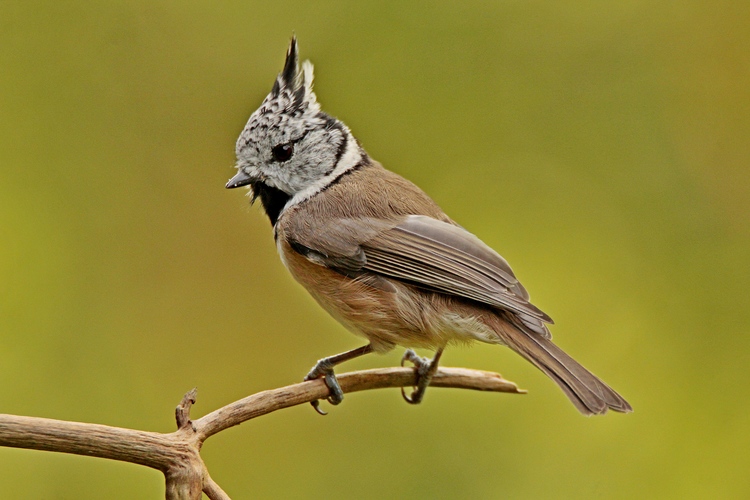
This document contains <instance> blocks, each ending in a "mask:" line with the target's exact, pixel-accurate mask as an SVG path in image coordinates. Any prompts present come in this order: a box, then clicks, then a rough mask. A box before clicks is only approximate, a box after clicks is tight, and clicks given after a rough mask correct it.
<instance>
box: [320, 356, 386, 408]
mask: <svg viewBox="0 0 750 500" xmlns="http://www.w3.org/2000/svg"><path fill="white" fill-rule="evenodd" d="M372 351H373V349H372V345H370V344H367V345H365V346H362V347H357V348H356V349H352V350H351V351H346V352H342V353H341V354H336V355H335V356H328V357H327V358H323V359H321V360H319V361H318V362H317V363H315V366H313V367H312V370H310V373H308V374H307V375H306V376H305V381H307V380H315V379H316V378H321V377H323V380H324V381H325V383H326V386H328V390H329V391H331V395H330V396H328V402H329V403H331V404H332V405H337V404H339V403H341V401H343V400H344V391H342V390H341V386H340V385H339V381H338V380H336V375H335V374H334V373H333V368H334V367H335V366H336V365H338V364H340V363H343V362H344V361H349V360H350V359H354V358H358V357H360V356H363V355H365V354H368V353H371V352H372ZM310 404H311V405H312V406H313V408H315V411H317V412H318V413H320V414H321V415H325V414H326V412H324V411H323V410H321V409H320V401H318V400H317V399H316V400H315V401H312V402H311V403H310Z"/></svg>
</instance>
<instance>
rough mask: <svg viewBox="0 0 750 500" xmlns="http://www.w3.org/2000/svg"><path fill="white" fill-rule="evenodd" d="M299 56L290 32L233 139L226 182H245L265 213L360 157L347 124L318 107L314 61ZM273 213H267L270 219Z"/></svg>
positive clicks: (304, 194) (234, 184)
mask: <svg viewBox="0 0 750 500" xmlns="http://www.w3.org/2000/svg"><path fill="white" fill-rule="evenodd" d="M298 59H299V56H298V46H297V40H296V38H294V37H293V38H292V40H291V43H290V44H289V50H288V51H287V56H286V61H285V63H284V69H283V70H282V71H281V73H279V75H278V76H277V77H276V81H275V82H274V84H273V88H272V89H271V92H270V93H269V94H268V96H266V98H265V99H264V100H263V103H262V104H261V105H260V107H259V108H258V109H257V110H256V111H255V112H254V113H253V114H252V115H251V116H250V119H249V120H248V122H247V125H246V126H245V128H244V130H243V131H242V133H241V134H240V136H239V138H238V139H237V145H236V153H237V170H238V173H237V175H235V176H234V177H233V178H232V179H231V180H230V181H229V183H228V184H227V187H239V186H242V185H250V186H251V188H252V196H253V199H255V198H258V197H260V199H261V201H262V202H263V205H264V207H265V208H266V211H267V212H268V209H269V205H279V204H282V206H281V207H276V206H274V210H273V211H274V212H280V210H282V209H283V207H284V206H286V204H287V203H289V202H292V203H296V202H298V201H300V200H301V199H304V198H306V197H309V196H311V195H312V194H315V193H316V192H318V191H320V190H321V189H323V188H324V187H325V186H326V185H327V184H328V183H330V182H331V181H332V180H333V178H335V175H340V174H341V173H342V172H343V171H346V170H348V169H349V168H352V167H353V166H355V165H356V163H357V162H359V161H360V160H361V159H362V158H363V157H364V156H365V153H364V152H363V151H362V150H361V148H360V147H359V144H358V143H357V141H356V140H355V139H354V137H352V135H351V132H350V131H349V129H348V128H347V127H346V125H344V124H343V123H342V122H341V121H339V120H337V119H336V118H333V117H331V116H329V115H327V114H325V113H323V112H322V111H321V109H320V104H319V103H318V101H317V97H316V96H315V93H314V92H313V89H312V84H313V66H312V64H311V63H310V61H305V62H304V63H302V67H301V68H300V66H299V62H298ZM272 198H273V199H272ZM278 215H279V214H278V213H276V214H272V213H269V216H271V218H272V222H274V220H273V219H275V218H276V217H278Z"/></svg>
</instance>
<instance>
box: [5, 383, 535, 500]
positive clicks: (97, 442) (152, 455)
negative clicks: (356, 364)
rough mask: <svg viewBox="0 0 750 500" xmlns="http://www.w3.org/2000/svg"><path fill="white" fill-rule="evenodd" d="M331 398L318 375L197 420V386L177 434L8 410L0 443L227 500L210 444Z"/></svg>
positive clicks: (176, 494) (182, 495) (181, 410)
mask: <svg viewBox="0 0 750 500" xmlns="http://www.w3.org/2000/svg"><path fill="white" fill-rule="evenodd" d="M415 378H416V376H415V371H414V369H413V368H384V369H377V370H364V371H358V372H349V373H343V374H341V375H338V380H339V384H340V385H341V389H342V390H343V391H344V392H345V393H350V392H357V391H365V390H369V389H381V388H387V387H406V386H410V385H413V384H414V383H415ZM430 385H431V386H433V387H453V388H457V389H472V390H479V391H492V392H509V393H516V394H521V393H523V392H525V391H522V390H520V389H518V387H517V386H516V384H514V383H513V382H509V381H507V380H505V379H503V378H502V377H501V376H500V375H499V374H497V373H492V372H485V371H479V370H468V369H465V368H440V369H438V372H437V373H436V374H435V377H434V378H433V380H432V383H431V384H430ZM327 396H328V388H327V387H326V385H325V384H324V383H323V381H322V380H312V381H309V382H302V383H299V384H294V385H290V386H286V387H281V388H278V389H271V390H268V391H263V392H259V393H256V394H253V395H251V396H248V397H246V398H243V399H240V400H239V401H235V402H234V403H230V404H228V405H226V406H224V407H222V408H219V409H218V410H215V411H213V412H211V413H209V414H207V415H205V416H203V417H201V418H199V419H197V420H191V419H190V409H191V407H192V405H193V404H195V400H196V391H195V389H193V390H192V391H190V392H188V393H187V394H186V395H185V397H184V398H183V399H182V401H181V402H180V404H179V405H178V406H177V408H176V410H175V417H176V420H177V427H178V429H177V431H175V432H172V433H169V434H162V433H158V432H148V431H139V430H132V429H123V428H119V427H110V426H107V425H99V424H86V423H79V422H66V421H62V420H52V419H47V418H37V417H21V416H15V415H3V414H0V446H10V447H15V448H29V449H35V450H45V451H56V452H62V453H74V454H77V455H86V456H93V457H100V458H109V459H112V460H121V461H124V462H132V463H136V464H140V465H145V466H147V467H151V468H154V469H158V470H160V471H162V472H163V473H164V476H165V478H166V498H167V499H181V500H182V499H200V497H201V492H203V493H205V494H206V495H207V496H208V498H210V499H212V500H217V499H221V500H223V499H228V498H229V496H228V495H227V494H226V493H225V492H224V491H223V490H222V489H221V488H220V487H219V486H218V485H217V484H216V483H215V482H214V481H213V480H212V479H211V477H210V476H209V474H208V470H207V468H206V466H205V464H204V463H203V459H202V458H201V456H200V449H201V446H202V445H203V442H204V441H205V440H206V439H208V438H209V437H211V436H213V435H214V434H216V433H218V432H221V431H223V430H225V429H228V428H229V427H233V426H235V425H239V424H241V423H242V422H246V421H247V420H251V419H253V418H255V417H259V416H261V415H266V414H268V413H271V412H274V411H276V410H280V409H282V408H288V407H290V406H296V405H299V404H303V403H310V402H311V401H314V400H316V399H325V398H326V397H327Z"/></svg>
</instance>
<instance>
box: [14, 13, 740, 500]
mask: <svg viewBox="0 0 750 500" xmlns="http://www.w3.org/2000/svg"><path fill="white" fill-rule="evenodd" d="M458 4H459V2H410V3H408V4H407V3H404V2H361V3H354V2H344V1H339V2H332V1H329V2H317V3H313V2H266V3H257V2H249V1H242V2H231V3H230V2H227V3H222V4H221V5H217V4H213V3H211V4H209V2H152V1H140V2H135V1H133V2H125V1H122V2H49V1H48V2H32V1H25V2H20V1H12V0H11V1H4V2H2V4H0V169H1V170H0V412H2V413H12V414H19V415H33V416H43V417H51V418H58V419H66V420H77V421H84V422H97V423H103V424H110V425H116V426H124V427H130V428H138V429H145V430H154V431H161V432H169V431H171V430H173V428H174V418H173V409H174V407H175V405H176V404H177V402H178V401H179V400H180V398H181V397H182V395H183V393H184V392H185V391H186V390H188V389H190V388H191V387H193V386H198V388H199V391H200V392H199V399H198V404H197V406H196V407H195V409H194V412H193V415H194V416H200V415H202V414H205V413H207V412H208V411H210V410H213V409H215V408H217V407H219V406H221V405H223V404H226V403H228V402H230V401H233V400H235V399H238V398H240V397H243V396H245V395H247V394H250V393H253V392H257V391H260V390H263V389H268V388H272V387H277V386H282V385H286V384H290V383H294V382H297V381H299V380H300V379H301V378H302V376H303V375H304V374H305V373H307V371H308V369H309V368H310V367H311V366H312V364H313V363H314V362H315V361H316V360H317V359H318V358H320V357H322V356H324V355H330V354H333V353H336V352H340V351H342V350H345V349H349V348H353V347H356V346H358V345H360V343H361V342H360V340H359V339H357V338H355V337H354V336H352V335H350V334H349V333H348V332H346V331H345V330H344V329H343V328H342V327H340V326H339V325H338V324H337V323H335V322H334V321H333V320H332V319H330V318H329V317H328V316H327V315H326V314H325V313H324V312H323V311H322V310H320V309H319V308H318V307H317V305H316V304H315V303H314V302H313V301H312V299H310V298H309V297H308V296H307V295H306V293H305V292H304V290H302V288H301V287H300V286H299V285H297V284H296V283H294V281H293V280H292V279H291V277H289V276H288V275H287V273H286V271H285V269H284V268H283V266H282V264H281V263H280V261H279V259H278V257H277V255H276V252H275V247H274V244H273V238H272V234H271V229H270V226H269V224H268V221H267V219H266V218H265V216H264V215H263V214H262V213H261V211H260V209H258V208H257V207H255V208H249V207H248V201H247V198H245V197H244V196H243V195H242V193H241V192H239V191H227V190H225V189H224V183H225V182H226V180H227V179H228V178H229V177H230V176H231V175H232V174H233V169H232V165H233V162H234V141H235V139H236V137H237V136H238V134H239V132H240V131H241V129H242V127H243V126H244V124H245V122H246V120H247V118H248V116H249V115H250V113H251V112H252V111H253V110H254V109H255V108H256V107H257V106H258V105H259V104H260V102H261V100H262V99H263V98H264V96H265V95H266V93H267V92H268V91H269V90H270V88H271V85H272V83H273V80H274V78H275V76H276V74H277V72H278V71H279V70H280V69H281V66H282V64H283V59H284V53H285V51H286V48H287V44H288V40H289V37H290V35H291V34H292V32H296V34H297V36H298V37H299V40H300V49H301V53H302V57H303V58H310V59H311V60H312V61H313V62H314V63H315V65H316V90H317V94H318V97H319V100H320V101H321V103H322V104H323V107H324V109H325V110H326V111H328V112H329V113H331V114H333V115H334V116H337V117H339V118H341V119H342V120H344V121H345V122H346V123H347V124H348V125H349V126H350V127H351V129H352V130H353V132H354V133H355V135H356V136H357V137H358V138H359V139H360V140H361V141H362V143H363V145H364V146H365V148H366V149H367V150H368V151H369V152H370V154H371V155H372V156H373V157H374V158H376V159H378V160H379V161H381V162H382V163H383V164H384V165H386V166H387V167H388V168H390V169H392V170H395V171H396V172H398V173H400V174H402V175H404V176H406V177H407V178H409V179H411V180H413V181H414V182H416V183H417V184H419V185H420V186H421V187H422V188H423V189H424V190H425V191H427V192H428V193H429V194H430V195H432V196H433V198H435V199H436V200H437V201H438V203H440V204H441V205H442V207H443V208H444V209H445V210H446V212H448V213H449V214H450V215H451V216H452V217H453V218H454V219H456V220H457V221H459V222H460V223H461V224H462V225H464V226H465V227H467V228H468V229H470V230H471V231H473V232H475V233H476V234H477V235H479V236H480V237H481V238H482V239H484V240H485V241H486V242H487V243H488V244H490V245H491V246H492V247H494V248H496V249H497V250H498V251H499V252H500V253H501V254H503V255H504V256H505V257H506V258H507V259H508V260H509V261H510V262H511V264H512V265H513V267H514V269H515V271H516V273H517V274H518V275H519V276H520V278H521V279H522V280H523V282H524V284H525V285H526V287H527V288H528V289H529V290H530V291H531V294H532V298H533V300H534V302H535V303H536V304H538V305H539V306H540V307H542V309H544V310H545V311H547V312H548V313H549V314H550V315H551V316H552V317H554V318H555V320H556V326H554V327H553V334H554V335H555V339H556V341H557V342H558V343H559V344H560V345H561V346H562V347H564V348H565V349H566V350H567V351H568V352H570V353H571V354H572V355H573V356H574V357H576V358H577V359H578V360H580V361H581V362H582V363H583V364H584V365H586V366H587V367H589V368H590V369H592V370H593V371H594V372H595V373H597V374H598V375H600V376H601V377H602V378H603V379H605V380H606V381H607V382H608V383H609V384H611V385H612V386H613V387H615V388H616V389H617V390H618V391H620V392H621V393H622V394H623V395H624V396H625V397H627V399H628V400H629V401H630V402H631V403H632V404H633V406H634V408H635V413H633V414H632V415H627V416H623V415H618V414H612V415H607V416H605V417H598V418H588V419H587V418H583V417H581V416H580V415H579V414H578V413H577V412H576V411H575V409H574V408H573V406H572V405H571V404H570V403H569V402H568V401H567V399H566V398H565V397H564V396H563V395H562V393H561V392H560V391H559V389H558V388H557V387H556V386H555V385H554V384H553V383H552V382H551V381H549V380H548V379H546V377H544V376H543V375H542V374H541V373H540V372H538V371H537V370H536V369H534V368H533V367H532V366H531V365H529V364H527V363H526V362H525V361H523V360H522V359H521V358H520V357H518V356H516V355H514V354H513V353H511V352H510V351H508V350H507V349H502V348H498V347H492V346H475V347H474V348H470V349H467V348H455V349H452V350H449V351H448V352H447V353H446V355H445V357H444V358H443V359H444V364H445V365H458V366H467V367H474V368H481V369H488V370H494V371H499V372H501V373H502V374H503V375H505V376H506V377H507V378H509V379H511V380H513V381H515V382H517V383H518V384H519V385H520V386H521V387H523V388H526V389H528V390H529V391H530V393H529V394H528V395H525V396H513V395H502V394H501V395H498V394H482V393H475V392H469V391H457V390H446V389H434V390H431V391H428V395H427V398H426V400H425V402H424V404H422V405H421V406H419V407H410V406H407V405H406V404H405V403H404V402H403V401H402V400H401V396H400V395H399V393H398V391H396V390H389V391H373V392H368V393H359V394H355V395H351V396H348V397H347V399H346V401H345V402H344V404H343V405H341V406H339V407H337V408H333V409H331V414H330V415H329V416H328V417H326V418H321V417H318V416H317V415H315V414H314V412H313V411H312V409H311V408H309V407H307V406H304V407H297V408H293V409H289V410H284V411H282V412H278V413H276V414H273V415H272V416H267V417H264V418H261V419H258V420H256V421H252V422H249V423H246V424H244V425H242V426H241V427H238V428H233V429H230V430H228V431H226V432H224V433H222V434H220V435H218V436H216V437H213V438H211V439H210V440H209V441H208V442H207V443H206V446H205V447H204V451H203V456H204V458H205V460H206V462H207V464H208V466H209V469H210V471H211V473H212V475H213V477H214V479H215V480H216V481H217V482H218V483H219V484H221V485H222V487H223V488H224V489H226V491H227V492H228V493H230V494H231V495H233V497H235V498H255V497H260V498H263V497H266V498H274V497H277V498H282V497H285V498H320V497H331V498H407V497H408V498H411V497H417V498H418V497H425V498H426V497H433V498H689V497H692V498H748V497H749V496H750V475H749V474H748V469H749V467H750V457H749V456H748V453H749V452H748V450H749V449H750V425H748V424H750V418H749V417H748V413H750V383H748V373H749V370H748V367H749V366H750V354H749V353H750V336H749V335H748V326H747V325H748V320H750V308H749V307H748V306H750V301H749V300H748V295H749V294H748V284H749V282H750V263H749V262H748V259H749V258H750V168H749V161H748V160H749V159H750V55H749V54H750V4H748V3H747V2H737V1H723V2H721V1H720V2H716V1H713V2H709V1H686V2H644V1H623V2H588V1H577V2H572V1H563V2H520V1H507V2H500V1H497V2H487V1H483V2H480V1H469V2H461V5H460V6H459V5H458ZM400 355H401V351H400V350H399V351H398V352H394V353H391V354H389V355H386V356H382V357H377V356H373V357H369V358H364V359H362V360H358V361H356V362H352V363H350V364H349V365H348V366H347V367H346V369H355V368H367V367H379V366H389V365H395V364H397V363H398V360H399V357H400ZM327 406H328V405H327V404H324V407H326V408H327V409H329V408H328V407H327ZM0 484H2V485H3V486H2V489H3V496H4V497H7V498H92V499H94V498H159V497H161V496H162V495H163V478H162V476H161V474H160V473H158V472H156V471H152V470H149V469H145V468H142V467H138V466H135V465H130V464H123V463H117V462H110V461H105V460H99V459H92V458H85V457H77V456H68V455H61V454H52V453H43V452H38V451H27V450H17V449H0Z"/></svg>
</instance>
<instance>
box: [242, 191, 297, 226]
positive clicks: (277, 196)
mask: <svg viewBox="0 0 750 500" xmlns="http://www.w3.org/2000/svg"><path fill="white" fill-rule="evenodd" d="M252 188H253V201H255V199H256V198H260V202H261V204H262V205H263V210H265V211H266V215H268V218H269V219H270V220H271V225H272V226H275V225H276V221H277V220H279V214H281V211H282V210H283V209H284V206H285V205H286V204H287V202H288V201H289V200H290V199H291V198H292V197H291V196H289V195H288V194H286V193H285V192H284V191H281V190H280V189H276V188H275V187H271V186H269V185H267V184H264V183H262V182H253V183H252Z"/></svg>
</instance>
